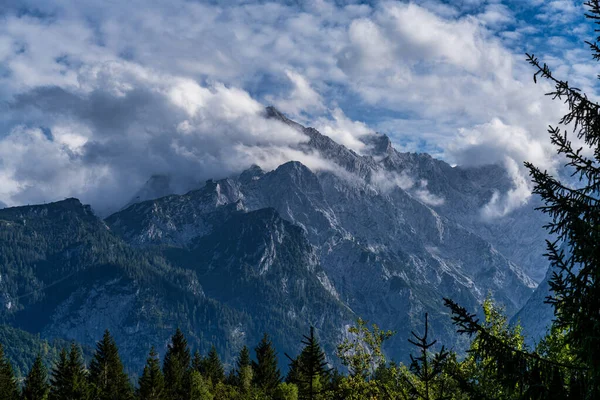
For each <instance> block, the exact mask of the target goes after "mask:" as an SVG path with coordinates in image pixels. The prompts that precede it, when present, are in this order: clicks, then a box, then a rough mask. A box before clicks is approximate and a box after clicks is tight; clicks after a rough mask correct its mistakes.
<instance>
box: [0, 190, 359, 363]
mask: <svg viewBox="0 0 600 400" xmlns="http://www.w3.org/2000/svg"><path fill="white" fill-rule="evenodd" d="M220 211H222V213H223V215H226V219H229V220H230V224H233V225H235V226H242V227H244V226H247V227H248V230H244V231H243V232H246V234H245V235H244V234H242V235H241V236H238V237H235V238H232V239H231V240H230V241H228V237H229V236H228V235H229V233H230V232H232V228H231V226H229V227H228V225H227V224H224V225H221V226H220V229H221V230H220V231H219V230H217V231H215V232H214V234H213V236H207V237H206V238H204V241H202V242H199V243H197V244H196V245H195V246H192V247H191V248H190V251H189V253H187V254H181V253H179V254H175V253H173V252H172V251H171V252H169V251H168V249H159V248H157V249H148V248H146V249H143V250H142V249H139V248H135V247H132V246H130V245H128V244H126V243H125V242H123V241H122V240H121V239H120V238H118V237H117V236H115V235H114V234H113V232H112V231H111V230H110V229H109V228H108V226H107V225H106V224H105V223H104V222H103V221H102V220H100V219H98V218H97V217H95V216H94V215H93V214H91V212H90V210H89V207H87V206H83V205H81V204H80V203H79V202H78V201H77V200H75V199H69V200H65V201H63V202H58V203H52V204H48V205H43V206H28V207H18V208H9V209H4V210H0V238H1V239H2V241H1V242H0V243H2V246H1V250H2V251H0V254H2V257H3V260H2V261H3V262H2V264H0V273H1V275H2V281H1V282H0V285H2V286H1V291H2V293H3V296H4V307H2V309H1V310H0V318H1V319H2V320H3V321H4V322H8V323H10V324H12V325H13V326H16V327H20V328H23V329H26V330H27V331H29V332H34V333H40V334H41V336H42V337H43V338H64V339H68V340H71V339H73V340H77V341H78V342H80V343H82V344H84V345H88V346H94V344H95V341H96V340H98V339H99V338H100V337H101V336H102V332H103V331H104V329H107V328H108V329H110V330H111V332H112V333H113V335H114V336H115V338H116V340H117V343H118V344H119V347H120V350H121V352H122V353H123V358H124V359H125V360H126V362H127V364H128V365H129V366H130V367H131V368H133V369H134V370H136V368H137V369H139V368H140V367H141V366H142V365H143V362H144V360H145V357H146V354H147V351H148V349H149V348H150V346H151V345H154V346H156V347H157V348H158V349H160V350H163V351H164V349H165V348H166V343H167V342H168V338H169V337H170V335H172V334H173V332H174V330H175V328H176V327H178V326H179V327H181V328H182V329H183V330H184V332H185V333H186V335H187V336H188V339H189V341H190V343H191V345H192V346H193V347H195V348H199V349H200V350H201V351H205V350H206V349H208V346H209V345H210V344H213V343H214V344H215V345H217V347H218V348H219V350H220V351H221V354H223V355H224V356H225V357H226V359H231V357H232V356H233V354H234V352H236V351H237V350H238V349H239V347H241V346H242V345H243V344H249V345H252V344H254V343H256V342H258V340H259V339H260V336H261V335H262V332H264V331H269V332H273V333H274V334H278V335H277V337H276V340H275V343H276V344H277V345H278V347H279V348H280V349H281V350H282V351H288V352H292V353H293V352H295V351H296V350H297V347H298V343H297V337H296V336H298V332H301V331H302V330H304V329H306V327H307V326H309V324H310V323H313V324H315V326H317V327H318V328H323V331H324V332H325V333H324V335H323V339H324V342H325V343H326V345H327V347H328V349H329V350H330V351H331V350H332V349H333V346H334V343H335V340H337V335H336V334H334V335H333V336H335V337H336V338H335V339H334V337H332V335H331V334H329V333H330V332H332V329H330V328H329V325H333V326H335V327H337V326H341V325H343V324H345V323H348V322H349V321H351V320H352V319H353V318H354V317H353V316H352V314H351V312H350V311H349V310H347V308H345V307H344V306H342V305H341V304H340V303H339V301H338V300H337V299H336V298H335V296H333V295H332V294H331V293H330V291H329V290H328V288H327V287H325V286H324V285H323V284H322V283H321V281H320V279H319V266H318V265H317V264H316V263H315V259H314V256H313V252H314V250H313V249H312V247H311V246H310V245H309V244H308V243H307V242H306V240H305V238H304V236H303V234H302V232H301V231H300V229H299V228H297V227H294V226H292V225H291V224H290V223H289V222H287V221H283V220H281V218H279V217H278V216H277V214H276V213H275V212H274V211H273V210H270V211H269V210H265V211H259V212H257V213H245V212H243V211H240V210H237V209H236V207H235V205H234V207H225V209H223V210H220ZM223 229H225V231H224V230H223ZM271 236H272V237H273V238H274V239H273V240H270V241H264V243H263V242H260V243H263V245H262V247H261V246H259V245H258V244H259V242H257V240H263V239H265V240H266V239H268V238H270V237H271ZM245 241H246V242H248V244H247V245H246V246H245V247H240V243H243V242H245ZM209 244H211V245H212V246H214V251H211V252H209V254H204V255H203V252H205V251H206V248H207V246H208V245H209ZM223 246H225V248H227V249H230V248H234V247H237V248H238V249H239V251H240V252H239V253H238V254H236V256H237V257H238V258H239V260H235V261H234V262H233V264H231V265H230V264H229V261H231V258H230V257H229V256H228V254H229V253H228V252H224V251H223V252H221V253H219V252H220V251H221V250H223ZM218 254H221V255H223V258H222V259H219V257H218ZM274 255H277V256H274ZM185 256H187V257H191V258H193V259H194V260H201V261H202V262H203V264H201V265H199V264H195V266H196V267H195V268H189V269H188V268H186V263H185V262H184V260H183V258H185ZM203 257H204V258H203ZM269 257H270V263H269V271H268V273H267V274H260V273H252V271H254V272H256V268H258V271H260V268H264V266H265V265H267V264H265V261H264V260H266V259H268V258H269ZM173 260H178V261H179V262H180V264H181V266H177V265H175V263H174V262H173ZM261 260H262V261H261ZM238 261H239V262H238ZM228 268H233V269H230V270H229V271H228V272H227V273H225V270H227V269H228ZM216 276H221V277H224V276H226V279H227V280H226V282H227V285H226V286H222V287H224V288H236V290H235V291H233V292H228V291H226V290H219V287H218V286H217V285H216V282H217V281H218V280H216V279H215V277H216ZM204 281H206V284H208V285H209V287H210V290H208V291H205V290H204V288H203V286H204V284H205V283H204ZM222 282H223V281H222ZM299 287H302V288H303V289H304V291H303V297H302V296H297V297H298V301H297V302H294V299H296V297H295V296H292V297H290V299H291V300H290V302H288V303H284V304H283V305H281V304H279V303H280V302H274V301H272V300H273V299H284V298H286V296H287V293H288V292H289V291H291V292H292V293H298V292H299ZM258 288H260V293H261V295H262V296H263V297H261V296H256V292H257V290H258ZM267 300H270V301H267ZM284 306H285V307H284ZM313 310H314V311H315V312H318V314H313V313H312V311H313ZM272 316H277V318H273V317H272ZM282 322H284V324H283V325H282Z"/></svg>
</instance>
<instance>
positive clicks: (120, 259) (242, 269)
mask: <svg viewBox="0 0 600 400" xmlns="http://www.w3.org/2000/svg"><path fill="white" fill-rule="evenodd" d="M265 118H267V119H270V120H275V121H279V122H282V123H283V124H285V125H287V128H288V129H289V128H291V129H294V130H296V131H297V132H298V134H301V135H304V136H305V137H306V139H305V140H303V141H301V142H300V143H298V144H294V145H293V146H294V147H293V150H294V151H295V153H291V154H296V155H298V156H299V158H301V161H304V163H303V162H301V161H288V162H284V163H282V164H281V165H279V166H277V168H275V169H273V170H263V169H261V168H260V167H258V166H252V167H250V168H249V169H247V170H245V171H243V172H241V173H240V174H235V175H233V176H230V177H228V178H225V179H217V178H218V177H215V180H209V181H207V182H203V183H198V184H195V185H194V184H190V185H191V186H192V187H189V188H188V189H190V190H189V191H187V192H186V193H184V194H173V193H181V189H182V188H181V186H178V185H179V184H178V183H176V182H172V181H171V180H170V178H169V177H168V176H154V177H151V178H150V179H149V181H148V183H147V184H146V186H145V187H143V188H141V190H140V191H139V192H138V193H137V194H136V195H135V196H134V197H133V199H132V201H131V202H130V203H128V204H127V205H126V206H125V207H124V208H123V209H121V210H120V211H118V212H116V213H114V214H112V215H110V216H108V217H107V218H106V219H101V218H99V217H98V216H96V215H95V214H94V213H93V212H92V210H91V209H90V208H89V207H88V206H84V205H82V204H81V203H80V202H79V201H78V200H75V199H67V200H65V201H62V202H57V203H52V204H45V205H38V206H25V207H15V208H7V209H3V210H0V238H2V240H1V241H0V243H1V244H0V248H1V249H2V251H1V252H0V253H1V254H2V257H3V262H2V263H1V264H0V266H1V268H2V269H3V270H2V271H0V273H1V274H2V279H1V281H0V291H1V292H2V293H3V299H2V301H3V307H2V309H1V310H2V311H1V315H2V319H3V320H4V322H7V323H10V324H13V325H15V326H17V327H20V328H23V329H26V330H28V331H31V332H34V333H40V334H41V335H42V337H47V338H55V337H56V338H63V339H75V340H77V341H79V342H81V343H84V344H90V345H91V344H93V343H94V342H95V341H96V340H98V338H99V337H100V336H101V334H102V331H103V330H104V329H106V328H109V329H110V330H111V332H112V333H113V334H114V336H115V338H116V340H117V343H118V344H119V348H120V349H121V351H122V353H123V355H124V358H125V359H126V360H127V363H128V364H129V365H131V366H135V367H136V368H139V367H140V365H141V364H142V363H143V361H144V359H143V358H144V357H145V355H146V353H147V349H148V348H149V347H150V345H155V346H157V348H159V350H160V351H161V352H162V351H164V348H165V345H166V343H167V340H168V337H169V336H170V335H171V334H172V332H173V330H174V329H175V327H177V326H180V327H182V329H184V330H185V332H186V335H187V336H188V338H189V339H190V341H191V342H192V344H193V346H200V347H202V348H203V349H206V348H207V346H208V345H209V344H210V343H215V344H216V345H217V347H218V348H219V350H220V353H221V354H223V355H225V356H231V355H232V354H234V352H236V351H237V350H238V349H239V347H240V346H242V345H243V344H249V345H253V344H254V343H256V342H257V341H258V339H259V337H260V336H261V335H262V332H265V331H266V332H269V333H270V334H271V335H273V337H274V341H275V344H276V346H277V347H278V349H279V351H280V354H283V352H284V351H287V352H292V353H293V352H294V351H295V350H296V349H297V348H298V346H299V339H300V334H301V332H305V331H306V330H307V329H308V327H309V326H310V325H314V326H315V327H316V328H317V332H318V334H319V336H320V337H321V340H322V342H323V344H324V347H325V349H326V351H327V352H328V354H329V355H331V354H333V350H334V348H335V345H336V344H337V343H338V342H339V341H340V340H341V338H342V337H343V335H344V332H345V328H346V327H347V326H348V325H349V324H352V323H353V321H354V320H355V319H356V318H358V317H362V318H364V319H367V320H369V321H371V322H375V323H377V324H379V325H380V326H381V327H382V328H385V329H392V330H396V331H397V334H396V336H395V337H394V338H393V340H391V341H390V343H389V345H388V346H387V348H386V351H387V352H388V353H389V355H390V356H391V357H392V358H395V359H398V360H406V359H407V357H408V346H407V341H406V339H407V338H408V336H409V333H410V331H411V330H415V329H417V330H418V329H420V327H421V325H422V323H423V314H424V313H425V312H428V313H430V320H431V322H432V330H433V335H434V336H435V337H437V338H438V339H439V340H440V342H442V343H444V344H447V345H449V346H456V347H457V349H460V346H461V343H460V342H459V341H458V337H457V336H456V335H455V334H454V333H453V332H454V328H453V326H452V325H451V320H450V318H449V316H448V315H447V311H446V310H445V309H444V307H443V306H442V297H450V298H452V299H454V300H455V301H457V302H459V303H460V304H462V305H463V306H465V307H467V308H468V309H470V310H473V311H476V310H477V308H478V305H479V304H480V303H481V301H482V300H483V299H484V298H485V297H486V296H487V295H488V294H491V295H492V296H493V297H494V299H495V300H496V301H498V302H500V303H502V304H503V305H504V306H505V307H506V312H507V313H508V315H509V316H513V315H515V314H516V313H517V312H518V311H519V310H520V309H521V308H522V307H523V306H524V305H525V304H526V302H527V301H528V299H529V298H530V296H531V294H532V293H533V291H534V289H535V287H536V286H537V283H538V282H540V281H542V280H543V278H544V276H545V274H546V266H547V262H546V260H545V259H544V258H543V255H542V254H543V252H544V248H545V245H544V239H545V238H546V232H545V231H544V230H543V229H542V225H543V224H544V216H543V215H542V214H541V213H539V212H537V211H534V210H533V208H534V206H535V200H531V201H530V203H529V204H527V205H524V206H522V207H519V208H517V209H515V210H513V211H512V212H506V210H505V209H504V208H503V207H504V206H503V205H502V202H503V201H505V200H506V196H507V193H510V191H511V190H514V183H513V179H512V178H511V177H510V176H509V174H508V173H507V172H506V170H505V169H504V167H502V166H499V165H488V166H480V167H470V168H462V167H451V166H450V165H448V164H447V163H445V162H443V161H440V160H436V159H434V158H432V157H431V156H429V155H427V154H416V153H400V152H398V151H396V150H395V149H394V147H393V146H392V144H391V142H390V140H389V138H388V137H387V136H385V135H379V134H374V135H366V136H364V137H362V139H361V140H363V143H364V145H365V147H364V149H363V151H362V152H361V154H358V153H356V152H355V151H352V150H350V149H348V148H347V147H345V146H343V145H341V144H339V143H336V142H335V141H333V140H332V139H331V138H329V137H327V136H325V135H323V134H321V133H320V132H318V131H317V130H315V129H313V128H306V127H303V126H301V125H299V124H297V123H296V122H293V121H291V120H289V119H288V118H286V117H285V116H284V115H283V114H281V113H280V112H279V111H277V110H276V109H274V108H271V107H269V108H267V109H266V111H265ZM305 164H310V165H305Z"/></svg>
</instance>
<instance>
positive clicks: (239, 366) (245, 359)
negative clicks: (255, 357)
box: [235, 346, 253, 392]
mask: <svg viewBox="0 0 600 400" xmlns="http://www.w3.org/2000/svg"><path fill="white" fill-rule="evenodd" d="M252 377H253V370H252V360H251V359H250V349H248V347H247V346H244V347H242V349H241V350H240V354H239V355H238V358H237V360H236V362H235V381H236V384H237V386H238V387H239V388H240V390H242V392H247V391H249V390H250V388H251V386H252Z"/></svg>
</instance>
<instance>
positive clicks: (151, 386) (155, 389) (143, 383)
mask: <svg viewBox="0 0 600 400" xmlns="http://www.w3.org/2000/svg"><path fill="white" fill-rule="evenodd" d="M138 385H139V387H138V389H137V393H136V394H137V398H138V399H139V400H166V397H165V380H164V377H163V374H162V371H161V370H160V362H159V360H158V353H157V352H156V350H155V349H154V346H152V348H151V349H150V353H149V355H148V359H147V360H146V365H145V366H144V372H143V373H142V376H140V379H139V382H138Z"/></svg>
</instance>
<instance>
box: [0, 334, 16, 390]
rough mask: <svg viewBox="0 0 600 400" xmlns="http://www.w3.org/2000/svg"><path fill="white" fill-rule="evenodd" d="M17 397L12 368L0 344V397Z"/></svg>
mask: <svg viewBox="0 0 600 400" xmlns="http://www.w3.org/2000/svg"><path fill="white" fill-rule="evenodd" d="M18 398H19V387H18V386H17V381H16V379H15V375H14V372H13V368H12V365H11V364H10V362H9V361H8V359H7V358H6V355H5V354H4V348H3V347H2V345H1V344H0V399H6V400H17V399H18Z"/></svg>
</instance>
